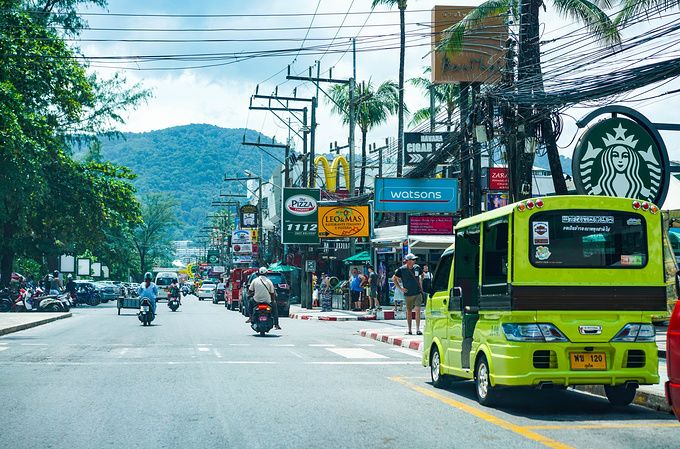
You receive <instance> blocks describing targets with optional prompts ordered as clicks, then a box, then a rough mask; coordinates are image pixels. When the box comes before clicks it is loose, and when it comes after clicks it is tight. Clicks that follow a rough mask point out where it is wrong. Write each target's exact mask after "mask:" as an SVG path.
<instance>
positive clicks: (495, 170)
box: [489, 167, 510, 191]
mask: <svg viewBox="0 0 680 449" xmlns="http://www.w3.org/2000/svg"><path fill="white" fill-rule="evenodd" d="M489 190H505V191H508V190H510V179H509V178H508V169H507V168H505V167H491V168H489Z"/></svg>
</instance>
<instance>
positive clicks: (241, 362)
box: [0, 360, 277, 366]
mask: <svg viewBox="0 0 680 449" xmlns="http://www.w3.org/2000/svg"><path fill="white" fill-rule="evenodd" d="M206 364H208V365H209V364H213V365H276V364H277V362H266V361H257V360H209V361H198V360H196V361H188V360H187V361H179V362H164V361H156V362H154V361H125V362H50V361H39V362H0V366H10V365H21V366H30V365H50V366H119V365H206Z"/></svg>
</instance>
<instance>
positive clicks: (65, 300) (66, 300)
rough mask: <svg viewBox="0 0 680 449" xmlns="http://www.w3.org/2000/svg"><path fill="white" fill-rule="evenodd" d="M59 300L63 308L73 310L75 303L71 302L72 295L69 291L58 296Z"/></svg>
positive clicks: (66, 310)
mask: <svg viewBox="0 0 680 449" xmlns="http://www.w3.org/2000/svg"><path fill="white" fill-rule="evenodd" d="M57 301H59V303H60V304H61V307H62V309H63V310H64V312H68V311H69V310H71V307H73V303H72V302H71V295H69V294H68V293H64V294H62V295H59V296H57Z"/></svg>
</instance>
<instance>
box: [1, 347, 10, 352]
mask: <svg viewBox="0 0 680 449" xmlns="http://www.w3.org/2000/svg"><path fill="white" fill-rule="evenodd" d="M5 349H9V348H8V347H7V346H0V351H4V350H5Z"/></svg>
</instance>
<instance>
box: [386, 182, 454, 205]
mask: <svg viewBox="0 0 680 449" xmlns="http://www.w3.org/2000/svg"><path fill="white" fill-rule="evenodd" d="M457 210H458V180H456V179H453V178H432V179H426V178H419V179H415V178H376V179H375V211H376V212H415V213H418V212H426V213H428V212H429V213H431V212H440V213H449V214H451V213H454V212H456V211H457Z"/></svg>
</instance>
